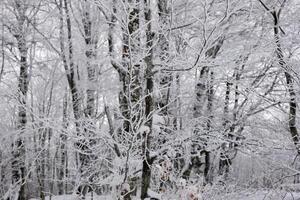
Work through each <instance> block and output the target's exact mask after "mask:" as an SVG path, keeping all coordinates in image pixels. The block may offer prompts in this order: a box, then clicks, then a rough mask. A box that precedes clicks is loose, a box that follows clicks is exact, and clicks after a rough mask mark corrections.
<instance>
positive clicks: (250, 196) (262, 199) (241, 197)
mask: <svg viewBox="0 0 300 200" xmlns="http://www.w3.org/2000/svg"><path fill="white" fill-rule="evenodd" d="M90 199H93V200H114V198H113V197H112V196H109V195H108V196H97V195H94V196H93V198H91V196H90V195H89V196H87V197H86V200H90ZM133 199H134V200H138V198H133ZM30 200H38V199H30ZM46 200H50V198H49V197H46ZM51 200H78V198H76V196H74V195H63V196H52V197H51ZM161 200H191V199H180V197H178V196H163V197H162V199H161ZM199 200H300V193H295V192H293V193H291V192H284V191H256V192H250V191H248V192H239V193H227V194H224V195H216V196H210V197H204V198H203V199H199Z"/></svg>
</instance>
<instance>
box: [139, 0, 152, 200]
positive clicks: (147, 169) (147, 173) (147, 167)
mask: <svg viewBox="0 0 300 200" xmlns="http://www.w3.org/2000/svg"><path fill="white" fill-rule="evenodd" d="M144 6H145V8H144V9H145V13H144V15H145V21H146V24H147V30H146V47H147V50H148V55H147V56H146V57H145V63H146V74H145V77H146V98H145V108H146V109H145V116H146V122H145V126H146V127H147V129H148V131H145V132H144V133H142V134H143V145H142V152H143V154H144V160H143V168H142V186H141V187H142V188H141V199H142V200H143V199H145V198H147V197H148V189H149V187H150V180H151V165H152V163H153V160H152V159H151V157H150V152H149V150H150V144H151V141H150V140H151V133H152V121H153V118H152V111H153V110H154V101H153V98H152V93H153V38H154V33H153V32H152V26H151V20H152V13H151V7H150V1H149V0H144Z"/></svg>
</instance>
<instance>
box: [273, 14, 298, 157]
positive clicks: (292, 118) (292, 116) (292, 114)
mask: <svg viewBox="0 0 300 200" xmlns="http://www.w3.org/2000/svg"><path fill="white" fill-rule="evenodd" d="M272 16H273V20H274V39H275V44H276V55H277V58H278V64H279V66H280V67H281V68H282V69H284V76H285V80H286V84H287V87H288V92H289V96H290V99H289V129H290V133H291V136H292V140H293V141H294V144H295V147H296V149H297V151H298V154H300V147H299V134H298V129H297V127H296V114H297V102H296V93H295V90H294V79H293V77H292V75H291V74H290V66H288V65H287V63H286V62H285V60H284V56H283V50H282V47H281V44H280V35H279V12H276V11H273V12H272Z"/></svg>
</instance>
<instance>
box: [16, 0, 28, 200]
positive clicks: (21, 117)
mask: <svg viewBox="0 0 300 200" xmlns="http://www.w3.org/2000/svg"><path fill="white" fill-rule="evenodd" d="M15 3H16V4H15V6H16V10H17V11H18V13H19V18H18V22H17V23H18V26H17V31H16V33H15V35H14V36H15V38H16V40H17V43H18V50H19V54H20V74H19V79H18V101H19V106H18V123H17V124H18V127H17V128H18V130H19V134H18V135H17V139H16V140H15V142H14V143H13V152H12V154H13V161H12V182H13V184H14V185H15V188H18V189H19V190H18V191H16V192H17V193H18V198H17V199H18V200H26V194H25V176H26V167H25V141H24V138H23V133H24V132H25V129H26V124H27V115H26V106H27V104H26V98H27V92H28V84H29V77H28V63H27V44H26V36H25V33H24V26H25V24H26V22H25V20H26V16H25V11H26V10H25V9H26V8H25V6H24V5H23V4H22V2H20V1H16V2H15Z"/></svg>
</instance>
